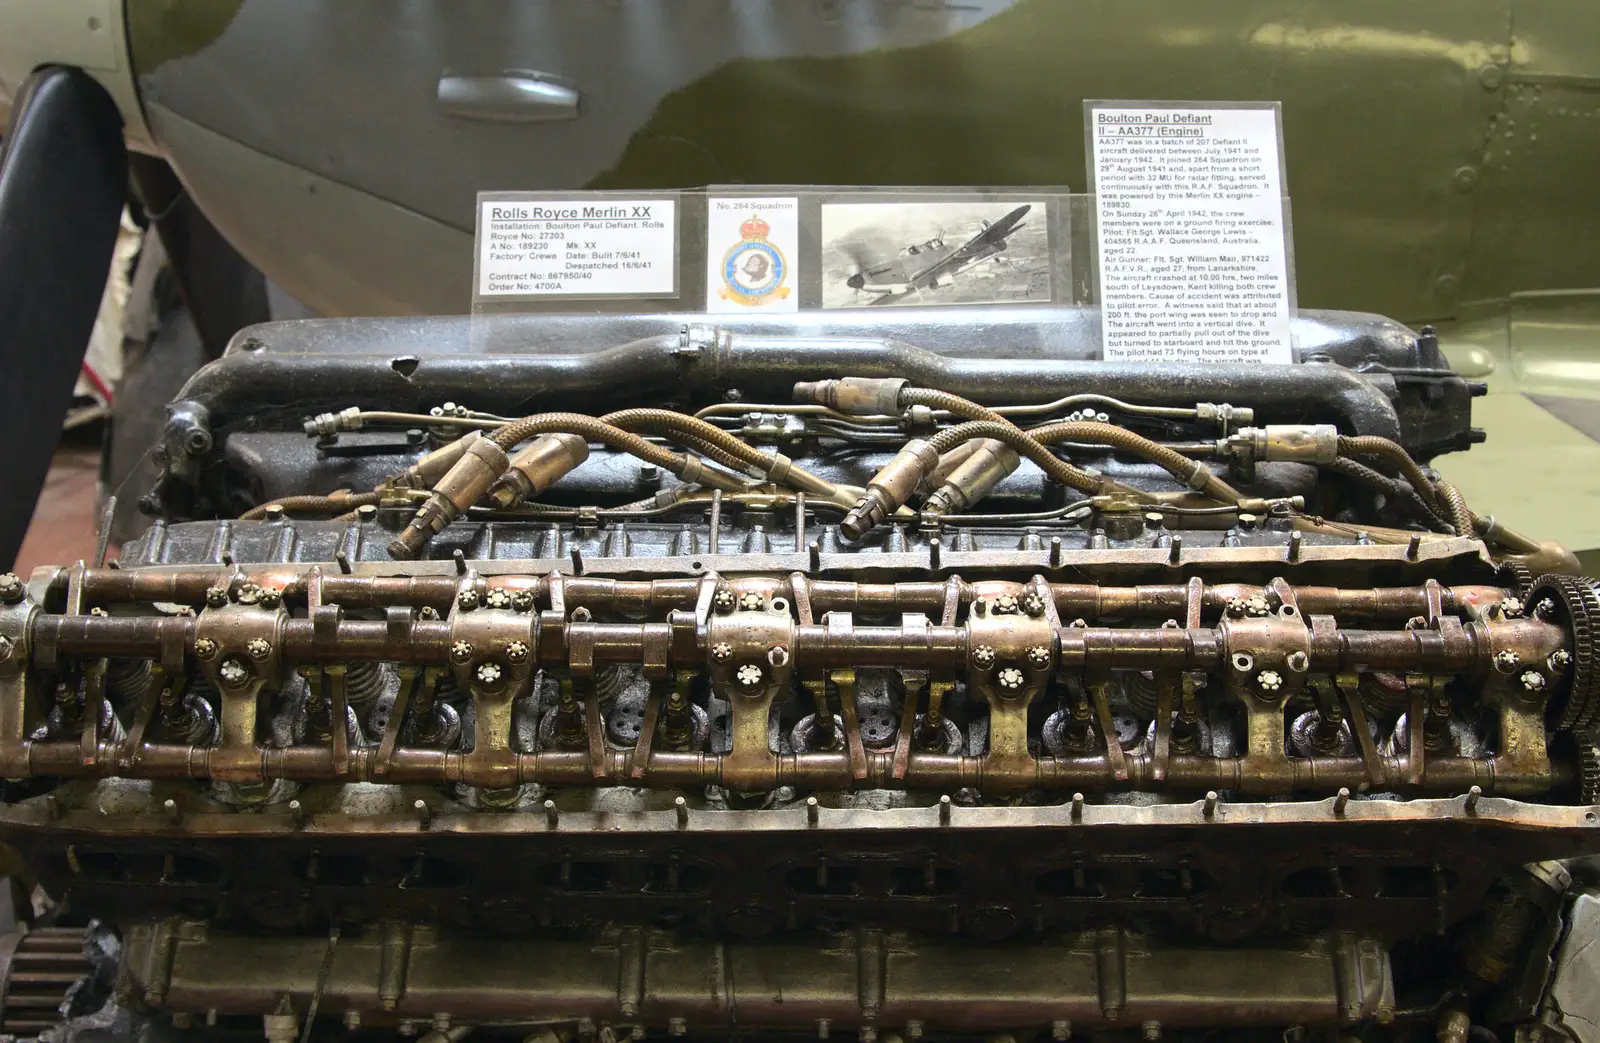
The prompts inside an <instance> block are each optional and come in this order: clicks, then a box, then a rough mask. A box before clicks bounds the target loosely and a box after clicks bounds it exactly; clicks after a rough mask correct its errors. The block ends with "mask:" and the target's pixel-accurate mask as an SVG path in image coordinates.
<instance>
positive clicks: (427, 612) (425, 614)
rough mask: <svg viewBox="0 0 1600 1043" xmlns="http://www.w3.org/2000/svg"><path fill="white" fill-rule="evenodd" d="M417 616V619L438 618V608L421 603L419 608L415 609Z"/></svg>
mask: <svg viewBox="0 0 1600 1043" xmlns="http://www.w3.org/2000/svg"><path fill="white" fill-rule="evenodd" d="M417 618H418V619H438V618H439V610H438V609H436V608H434V607H433V606H432V605H423V606H422V607H421V608H419V609H418V610H417Z"/></svg>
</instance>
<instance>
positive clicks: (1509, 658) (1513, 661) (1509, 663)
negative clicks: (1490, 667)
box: [1494, 648, 1522, 674]
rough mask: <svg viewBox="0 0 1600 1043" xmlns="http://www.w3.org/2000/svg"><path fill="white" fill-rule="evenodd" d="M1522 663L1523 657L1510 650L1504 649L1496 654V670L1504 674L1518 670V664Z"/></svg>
mask: <svg viewBox="0 0 1600 1043" xmlns="http://www.w3.org/2000/svg"><path fill="white" fill-rule="evenodd" d="M1521 661H1522V660H1521V657H1519V656H1518V655H1517V653H1515V652H1513V651H1511V649H1509V648H1502V649H1501V650H1500V651H1498V652H1496V653H1495V654H1494V668H1495V669H1496V670H1499V671H1501V672H1502V673H1508V674H1509V673H1510V672H1511V671H1513V670H1515V669H1516V668H1517V664H1518V663H1519V662H1521Z"/></svg>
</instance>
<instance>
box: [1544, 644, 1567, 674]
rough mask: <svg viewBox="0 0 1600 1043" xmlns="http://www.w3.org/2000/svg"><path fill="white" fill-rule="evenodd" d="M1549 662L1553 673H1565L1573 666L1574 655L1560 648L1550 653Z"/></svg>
mask: <svg viewBox="0 0 1600 1043" xmlns="http://www.w3.org/2000/svg"><path fill="white" fill-rule="evenodd" d="M1547 662H1548V663H1549V665H1550V669H1551V671H1552V672H1554V673H1558V674H1559V673H1564V672H1565V671H1566V670H1567V669H1568V668H1569V667H1571V666H1572V653H1571V652H1568V651H1567V650H1566V649H1565V648H1558V649H1556V650H1555V651H1554V652H1551V653H1550V658H1549V659H1548V660H1547Z"/></svg>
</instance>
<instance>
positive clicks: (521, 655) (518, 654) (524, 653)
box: [506, 641, 528, 663]
mask: <svg viewBox="0 0 1600 1043" xmlns="http://www.w3.org/2000/svg"><path fill="white" fill-rule="evenodd" d="M527 661H528V643H527V642H526V641H513V642H511V643H510V644H509V645H507V646H506V662H508V663H525V662H527Z"/></svg>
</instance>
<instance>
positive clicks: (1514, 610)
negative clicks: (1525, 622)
mask: <svg viewBox="0 0 1600 1043" xmlns="http://www.w3.org/2000/svg"><path fill="white" fill-rule="evenodd" d="M1500 614H1501V615H1502V616H1505V617H1506V618H1507V619H1521V618H1522V599H1521V598H1502V599H1501V600H1500Z"/></svg>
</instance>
